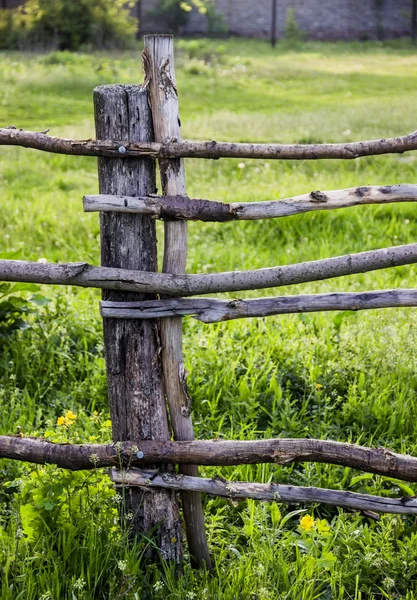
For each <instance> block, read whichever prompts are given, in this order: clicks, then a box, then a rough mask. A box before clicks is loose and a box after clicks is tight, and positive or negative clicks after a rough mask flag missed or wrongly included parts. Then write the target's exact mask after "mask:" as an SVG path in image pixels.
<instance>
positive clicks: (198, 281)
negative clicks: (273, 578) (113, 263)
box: [0, 244, 417, 296]
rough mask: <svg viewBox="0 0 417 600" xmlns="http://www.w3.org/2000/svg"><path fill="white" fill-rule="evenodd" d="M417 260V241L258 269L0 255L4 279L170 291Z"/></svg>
mask: <svg viewBox="0 0 417 600" xmlns="http://www.w3.org/2000/svg"><path fill="white" fill-rule="evenodd" d="M415 263H417V244H407V245H404V246H392V247H390V248H382V249H380V250H368V251H367V252H359V253H358V254H346V255H344V256H336V257H333V258H324V259H321V260H312V261H308V262H304V263H296V264H292V265H285V266H282V267H270V268H267V269H255V270H253V271H230V272H225V273H203V274H198V275H188V274H186V275H182V274H170V273H151V272H148V271H130V270H129V269H118V268H113V267H96V266H91V265H89V264H88V263H83V262H82V263H63V264H56V263H37V262H30V261H21V260H0V281H18V282H20V281H21V282H27V283H45V284H54V285H56V284H57V285H75V286H80V287H95V288H101V289H108V290H125V291H130V292H142V293H146V294H163V295H166V296H194V295H198V294H202V295H204V294H211V293H218V292H239V291H243V290H256V289H265V288H270V287H280V286H284V285H293V284H298V283H306V282H309V281H321V280H324V279H331V278H332V277H341V276H344V275H354V274H356V273H367V272H368V271H376V270H379V269H386V268H388V267H399V266H403V265H411V264H415Z"/></svg>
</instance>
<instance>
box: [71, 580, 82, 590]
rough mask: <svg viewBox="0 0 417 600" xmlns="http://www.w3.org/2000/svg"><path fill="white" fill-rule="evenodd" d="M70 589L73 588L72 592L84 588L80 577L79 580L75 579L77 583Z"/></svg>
mask: <svg viewBox="0 0 417 600" xmlns="http://www.w3.org/2000/svg"><path fill="white" fill-rule="evenodd" d="M72 587H73V588H74V590H80V591H81V590H83V589H84V588H85V580H84V579H83V578H82V577H80V578H79V579H77V581H76V582H75V583H74V585H73V586H72Z"/></svg>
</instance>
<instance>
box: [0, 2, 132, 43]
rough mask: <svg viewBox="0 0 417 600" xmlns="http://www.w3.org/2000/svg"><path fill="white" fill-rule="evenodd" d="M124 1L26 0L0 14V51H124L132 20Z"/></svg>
mask: <svg viewBox="0 0 417 600" xmlns="http://www.w3.org/2000/svg"><path fill="white" fill-rule="evenodd" d="M133 4H134V3H133V2H132V1H129V2H126V0H78V1H77V2H73V0H28V2H26V4H24V5H23V6H19V7H18V8H16V9H14V10H3V11H0V48H1V49H17V48H18V49H34V48H36V49H59V50H79V49H80V48H89V47H90V48H126V47H129V46H130V45H132V43H133V40H134V33H135V28H136V20H135V18H134V17H132V15H131V12H130V9H131V8H132V6H133Z"/></svg>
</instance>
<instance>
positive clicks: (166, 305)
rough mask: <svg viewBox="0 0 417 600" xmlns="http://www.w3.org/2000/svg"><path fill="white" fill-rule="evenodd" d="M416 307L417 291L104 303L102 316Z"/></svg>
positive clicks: (234, 315) (222, 317) (215, 316)
mask: <svg viewBox="0 0 417 600" xmlns="http://www.w3.org/2000/svg"><path fill="white" fill-rule="evenodd" d="M413 306H417V289H411V290H375V291H369V292H334V293H330V294H299V295H297V296H277V297H276V298H257V299H254V300H252V299H251V300H242V299H238V300H217V299H215V298H170V299H164V300H150V301H143V302H102V303H101V314H102V316H103V317H109V318H116V319H160V318H168V317H172V316H177V315H182V316H187V315H188V316H191V317H193V318H194V319H197V320H198V321H202V322H203V323H217V322H219V321H230V320H232V319H246V318H249V317H270V316H273V315H285V314H291V313H304V312H319V311H328V310H370V309H375V308H394V307H413Z"/></svg>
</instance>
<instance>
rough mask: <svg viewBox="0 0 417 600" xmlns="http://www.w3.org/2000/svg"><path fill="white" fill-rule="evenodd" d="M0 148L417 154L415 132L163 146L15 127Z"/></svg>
mask: <svg viewBox="0 0 417 600" xmlns="http://www.w3.org/2000/svg"><path fill="white" fill-rule="evenodd" d="M0 146H23V147H24V148H34V149H36V150H44V151H45V152H53V153H55V154H72V155H78V156H107V157H113V158H121V157H122V158H125V159H126V158H135V157H136V158H140V157H143V156H148V157H151V158H214V159H218V158H247V159H250V158H261V159H271V160H286V159H289V160H316V159H321V158H330V159H333V158H344V159H354V158H359V157H360V156H377V155H379V154H402V153H403V152H408V151H410V150H417V131H413V132H412V133H409V134H407V135H404V136H398V137H394V138H383V139H380V140H366V141H360V142H347V143H344V142H343V143H340V144H333V143H332V144H251V143H235V142H216V141H215V140H212V141H206V142H193V141H183V142H177V141H176V140H171V141H169V142H166V143H158V142H132V141H130V140H128V139H126V138H124V139H122V140H120V138H119V140H116V138H113V140H112V141H107V140H101V139H97V140H71V139H66V138H58V137H52V136H49V135H46V134H45V133H37V132H35V131H25V130H23V129H16V128H15V127H12V128H10V127H9V128H6V129H4V128H3V129H0Z"/></svg>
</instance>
